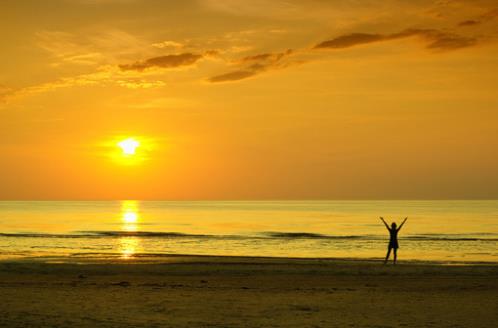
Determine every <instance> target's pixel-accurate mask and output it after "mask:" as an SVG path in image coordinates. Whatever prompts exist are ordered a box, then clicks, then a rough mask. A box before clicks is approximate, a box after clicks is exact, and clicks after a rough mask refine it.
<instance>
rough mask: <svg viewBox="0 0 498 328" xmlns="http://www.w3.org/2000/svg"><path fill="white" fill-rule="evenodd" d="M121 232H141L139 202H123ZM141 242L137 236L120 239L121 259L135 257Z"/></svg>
mask: <svg viewBox="0 0 498 328" xmlns="http://www.w3.org/2000/svg"><path fill="white" fill-rule="evenodd" d="M121 222H122V226H121V230H122V231H126V232H136V231H139V223H140V212H139V202H138V201H135V200H124V201H122V202H121ZM139 243H140V241H139V240H138V238H137V237H135V236H124V237H121V238H120V239H119V252H120V253H121V257H122V258H125V259H128V258H131V257H133V256H134V255H135V254H136V252H137V249H138V247H139V246H140V245H139Z"/></svg>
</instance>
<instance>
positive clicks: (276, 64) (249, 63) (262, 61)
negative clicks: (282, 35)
mask: <svg viewBox="0 0 498 328" xmlns="http://www.w3.org/2000/svg"><path fill="white" fill-rule="evenodd" d="M293 52H294V51H293V50H292V49H287V50H286V51H284V52H278V53H262V54H257V55H252V56H246V57H243V58H241V59H239V60H237V61H236V63H237V65H238V66H239V68H238V69H236V70H234V71H231V72H228V73H223V74H220V75H215V76H213V77H210V78H209V79H208V81H209V82H212V83H217V82H231V81H239V80H243V79H247V78H250V77H253V76H255V75H257V74H260V73H263V72H266V71H268V70H270V69H278V68H284V67H287V66H289V65H291V63H290V62H283V59H284V58H286V57H288V56H290V55H291V54H292V53H293Z"/></svg>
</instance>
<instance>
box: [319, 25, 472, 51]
mask: <svg viewBox="0 0 498 328" xmlns="http://www.w3.org/2000/svg"><path fill="white" fill-rule="evenodd" d="M409 37H419V38H421V39H422V40H424V41H425V42H426V48H428V49H432V50H439V51H447V50H455V49H460V48H466V47H470V46H473V45H475V44H476V43H477V39H475V38H472V37H465V36H461V35H458V34H455V33H449V32H442V31H439V30H436V29H406V30H403V31H401V32H397V33H392V34H370V33H351V34H346V35H341V36H338V37H336V38H333V39H330V40H326V41H323V42H321V43H319V44H317V45H316V46H315V47H314V48H315V49H344V48H349V47H353V46H357V45H362V44H368V43H374V42H381V41H391V40H397V39H403V38H409Z"/></svg>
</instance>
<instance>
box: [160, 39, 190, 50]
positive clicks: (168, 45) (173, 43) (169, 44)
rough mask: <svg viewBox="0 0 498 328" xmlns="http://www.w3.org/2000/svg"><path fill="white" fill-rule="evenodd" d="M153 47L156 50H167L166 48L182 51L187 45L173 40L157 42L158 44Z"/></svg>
mask: <svg viewBox="0 0 498 328" xmlns="http://www.w3.org/2000/svg"><path fill="white" fill-rule="evenodd" d="M152 46H153V47H154V48H158V49H165V48H175V49H180V48H184V47H185V45H184V44H183V43H180V42H176V41H171V40H167V41H162V42H156V43H153V44H152Z"/></svg>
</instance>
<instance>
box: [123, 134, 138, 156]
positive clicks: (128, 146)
mask: <svg viewBox="0 0 498 328" xmlns="http://www.w3.org/2000/svg"><path fill="white" fill-rule="evenodd" d="M118 147H120V148H121V150H122V151H123V155H128V156H133V155H135V153H136V151H137V148H138V147H140V142H138V141H137V140H135V139H133V138H128V139H125V140H122V141H120V142H118Z"/></svg>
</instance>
